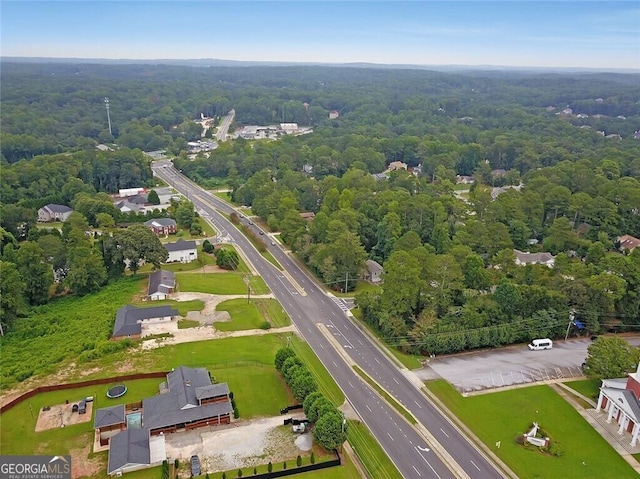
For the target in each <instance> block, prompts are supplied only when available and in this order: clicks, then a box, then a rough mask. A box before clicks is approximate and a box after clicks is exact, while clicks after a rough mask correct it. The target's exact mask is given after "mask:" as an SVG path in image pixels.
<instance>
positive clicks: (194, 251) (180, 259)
mask: <svg viewBox="0 0 640 479" xmlns="http://www.w3.org/2000/svg"><path fill="white" fill-rule="evenodd" d="M164 247H165V248H166V250H167V252H168V253H169V257H168V258H167V263H191V262H192V261H195V260H197V259H198V247H197V245H196V242H195V241H185V240H183V239H182V238H180V239H179V240H178V241H176V242H175V243H167V244H165V245H164Z"/></svg>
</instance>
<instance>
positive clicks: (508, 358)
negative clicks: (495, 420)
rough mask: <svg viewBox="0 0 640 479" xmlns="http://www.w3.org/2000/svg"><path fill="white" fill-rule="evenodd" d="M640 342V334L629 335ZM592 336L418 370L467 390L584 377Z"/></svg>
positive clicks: (446, 360)
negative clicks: (544, 347)
mask: <svg viewBox="0 0 640 479" xmlns="http://www.w3.org/2000/svg"><path fill="white" fill-rule="evenodd" d="M625 339H627V340H628V341H629V343H630V344H632V345H634V346H638V344H640V337H627V338H625ZM590 344H591V340H590V339H574V340H569V341H566V342H565V341H556V342H554V345H553V349H549V350H543V351H529V349H528V348H527V345H526V344H522V345H516V346H509V347H506V348H500V349H493V350H487V351H478V352H470V353H463V354H458V355H453V356H443V357H435V358H431V359H430V361H429V365H428V366H426V367H425V368H423V369H420V370H414V371H413V372H414V373H416V374H417V375H418V376H419V377H420V378H421V379H423V380H427V379H434V378H438V377H441V378H443V379H445V380H447V381H448V382H450V383H451V384H452V385H453V386H454V387H455V388H456V389H458V390H459V391H460V392H463V393H471V392H476V391H483V390H487V389H494V388H502V387H509V386H515V385H521V384H529V383H535V382H539V381H548V380H552V379H565V378H576V379H578V378H580V377H582V376H583V375H582V367H581V366H582V363H583V362H584V361H585V359H586V357H587V348H588V347H589V345H590Z"/></svg>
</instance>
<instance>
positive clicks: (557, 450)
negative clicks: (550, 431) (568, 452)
mask: <svg viewBox="0 0 640 479" xmlns="http://www.w3.org/2000/svg"><path fill="white" fill-rule="evenodd" d="M547 451H548V452H549V454H551V455H552V456H556V457H560V456H564V448H563V447H562V445H561V444H560V443H558V442H556V441H552V442H550V443H549V447H548V448H547Z"/></svg>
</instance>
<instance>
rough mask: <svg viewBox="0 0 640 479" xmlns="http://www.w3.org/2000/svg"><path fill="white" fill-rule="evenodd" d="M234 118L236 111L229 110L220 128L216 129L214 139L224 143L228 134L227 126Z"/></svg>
mask: <svg viewBox="0 0 640 479" xmlns="http://www.w3.org/2000/svg"><path fill="white" fill-rule="evenodd" d="M235 116H236V111H235V110H231V111H230V112H229V113H227V115H226V116H225V117H224V118H223V119H222V121H221V122H220V126H219V127H218V131H217V133H216V138H217V139H218V141H226V139H227V133H228V132H229V126H230V125H231V122H232V121H233V118H234V117H235Z"/></svg>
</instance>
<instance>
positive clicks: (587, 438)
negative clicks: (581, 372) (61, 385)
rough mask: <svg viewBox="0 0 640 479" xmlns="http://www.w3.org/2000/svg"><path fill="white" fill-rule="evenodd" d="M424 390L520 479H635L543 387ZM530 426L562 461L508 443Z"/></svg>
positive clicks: (440, 386) (432, 385)
mask: <svg viewBox="0 0 640 479" xmlns="http://www.w3.org/2000/svg"><path fill="white" fill-rule="evenodd" d="M426 385H427V387H428V388H429V390H430V391H432V392H433V393H434V394H436V396H438V398H440V399H441V400H442V401H443V402H444V403H445V405H446V406H447V407H448V408H449V409H450V410H451V412H453V414H455V415H456V416H457V417H458V418H459V419H460V420H461V421H462V422H464V423H465V424H466V425H467V427H469V428H470V429H471V430H472V431H473V432H474V433H475V434H476V435H477V436H478V437H479V438H480V440H482V442H484V443H485V445H487V446H488V447H489V448H490V449H491V450H492V451H493V452H494V453H495V454H496V455H497V456H498V457H499V458H500V459H502V460H503V461H504V462H505V463H506V464H507V465H508V466H509V467H510V468H511V469H512V470H513V471H514V472H515V473H516V474H517V475H518V477H519V478H521V479H546V478H548V479H556V478H585V479H587V478H593V479H602V478H610V477H611V478H613V477H616V478H631V477H638V476H637V473H636V472H635V471H634V469H633V468H632V467H631V466H629V464H627V463H626V462H625V461H624V459H622V457H620V455H619V454H618V453H617V452H616V451H615V450H614V449H613V448H612V447H611V446H610V445H609V443H608V442H607V441H605V440H604V439H603V438H602V437H601V436H600V435H599V434H598V433H597V432H596V431H595V430H594V429H593V427H591V425H590V424H589V423H587V422H586V421H585V420H584V419H583V418H582V416H580V415H579V414H578V413H577V412H576V410H575V409H573V407H571V405H569V404H568V403H567V402H566V401H565V400H564V399H563V398H561V397H560V396H559V395H558V394H556V393H555V391H553V389H551V388H550V387H548V386H532V387H528V388H521V389H513V390H509V391H502V392H495V393H490V394H483V395H478V396H471V397H463V396H461V395H460V393H459V392H458V391H456V390H455V389H454V388H453V387H452V386H451V385H450V384H449V383H447V382H445V381H443V380H438V381H430V382H428V383H426ZM534 421H535V422H537V423H538V424H539V425H540V428H541V429H542V430H544V431H545V432H546V433H547V434H548V436H549V437H550V438H551V441H552V442H555V443H556V445H559V447H560V448H561V449H562V451H563V453H562V455H560V456H559V457H556V456H552V455H549V454H543V453H542V452H540V451H539V450H538V448H536V447H529V448H525V447H523V446H520V445H518V444H516V442H515V441H514V438H515V437H516V436H517V435H521V434H524V433H526V432H527V431H528V430H529V429H530V428H531V425H532V423H533V422H534ZM497 442H500V447H499V448H498V447H496V443H497Z"/></svg>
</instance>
